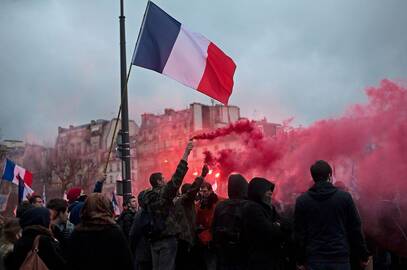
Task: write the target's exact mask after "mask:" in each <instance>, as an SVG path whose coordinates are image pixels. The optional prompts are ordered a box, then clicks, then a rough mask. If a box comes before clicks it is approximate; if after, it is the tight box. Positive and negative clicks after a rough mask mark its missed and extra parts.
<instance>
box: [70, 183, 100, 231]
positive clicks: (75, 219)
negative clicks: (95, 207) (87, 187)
mask: <svg viewBox="0 0 407 270" xmlns="http://www.w3.org/2000/svg"><path fill="white" fill-rule="evenodd" d="M102 189H103V182H102V181H96V183H95V187H94V188H93V193H102ZM84 204H85V202H84V201H75V202H73V203H72V204H71V205H69V206H68V212H69V222H71V223H72V224H73V225H75V226H76V225H78V224H79V223H80V222H81V210H82V207H83V205H84Z"/></svg>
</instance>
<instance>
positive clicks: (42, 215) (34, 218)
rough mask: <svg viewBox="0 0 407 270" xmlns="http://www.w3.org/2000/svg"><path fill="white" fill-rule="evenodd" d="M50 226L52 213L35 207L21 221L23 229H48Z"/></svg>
mask: <svg viewBox="0 0 407 270" xmlns="http://www.w3.org/2000/svg"><path fill="white" fill-rule="evenodd" d="M49 224H50V212H49V210H48V209H47V208H45V207H35V208H32V209H29V210H27V211H26V212H25V213H24V214H23V216H22V217H21V219H20V226H21V228H23V229H24V228H25V227H28V226H33V225H39V226H42V227H45V228H48V227H49Z"/></svg>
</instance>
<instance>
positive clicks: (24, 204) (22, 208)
mask: <svg viewBox="0 0 407 270" xmlns="http://www.w3.org/2000/svg"><path fill="white" fill-rule="evenodd" d="M32 208H34V206H33V205H32V204H31V203H30V202H29V201H23V202H22V203H20V204H19V205H18V206H17V211H16V218H21V217H22V216H23V215H24V213H25V212H26V211H27V210H30V209H32Z"/></svg>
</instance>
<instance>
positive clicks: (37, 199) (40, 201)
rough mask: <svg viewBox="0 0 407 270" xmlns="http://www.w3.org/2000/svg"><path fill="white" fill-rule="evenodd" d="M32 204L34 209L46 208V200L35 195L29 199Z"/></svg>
mask: <svg viewBox="0 0 407 270" xmlns="http://www.w3.org/2000/svg"><path fill="white" fill-rule="evenodd" d="M29 202H30V204H32V205H33V206H34V207H43V206H44V200H43V199H42V197H41V196H40V195H33V196H31V198H30V199H29Z"/></svg>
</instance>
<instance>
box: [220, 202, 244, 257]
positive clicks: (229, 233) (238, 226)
mask: <svg viewBox="0 0 407 270" xmlns="http://www.w3.org/2000/svg"><path fill="white" fill-rule="evenodd" d="M245 203H246V201H245V200H231V201H225V202H223V203H222V204H220V205H219V206H221V207H220V208H219V209H217V210H218V212H217V214H216V217H215V218H216V221H214V222H215V225H214V227H213V241H214V243H215V245H216V246H217V247H219V248H221V249H236V248H239V247H241V246H242V245H243V243H244V234H243V226H244V223H243V208H244V205H245Z"/></svg>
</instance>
